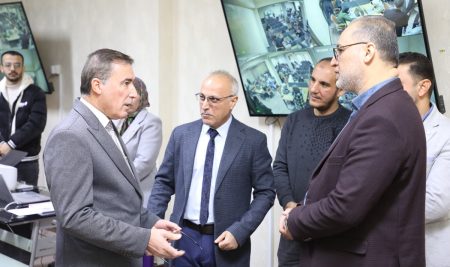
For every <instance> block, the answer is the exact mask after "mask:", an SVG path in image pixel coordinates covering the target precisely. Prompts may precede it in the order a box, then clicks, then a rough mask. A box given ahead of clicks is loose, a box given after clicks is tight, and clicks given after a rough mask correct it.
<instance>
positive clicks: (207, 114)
mask: <svg viewBox="0 0 450 267" xmlns="http://www.w3.org/2000/svg"><path fill="white" fill-rule="evenodd" d="M200 115H202V116H205V115H206V116H212V114H210V113H208V112H202V113H200Z"/></svg>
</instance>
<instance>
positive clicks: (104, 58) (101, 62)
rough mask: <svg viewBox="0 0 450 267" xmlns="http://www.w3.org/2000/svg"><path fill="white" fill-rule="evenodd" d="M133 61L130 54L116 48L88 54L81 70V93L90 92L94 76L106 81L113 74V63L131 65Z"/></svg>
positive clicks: (87, 93)
mask: <svg viewBox="0 0 450 267" xmlns="http://www.w3.org/2000/svg"><path fill="white" fill-rule="evenodd" d="M133 61H134V60H133V59H132V58H131V57H130V56H128V55H126V54H124V53H122V52H119V51H116V50H112V49H107V48H103V49H99V50H97V51H94V52H93V53H91V54H90V55H89V56H88V59H87V61H86V63H85V64H84V67H83V70H82V71H81V85H80V91H81V94H82V95H89V94H90V92H91V81H92V79H94V78H98V79H100V80H101V81H102V82H106V80H108V79H109V77H110V75H111V68H112V63H127V64H130V65H131V64H133Z"/></svg>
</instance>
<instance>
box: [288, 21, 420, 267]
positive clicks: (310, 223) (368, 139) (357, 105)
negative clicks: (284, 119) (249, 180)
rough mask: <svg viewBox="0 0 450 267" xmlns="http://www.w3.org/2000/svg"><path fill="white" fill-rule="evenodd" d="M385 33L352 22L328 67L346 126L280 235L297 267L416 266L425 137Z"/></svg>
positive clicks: (374, 25) (389, 32) (376, 24)
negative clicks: (339, 91)
mask: <svg viewBox="0 0 450 267" xmlns="http://www.w3.org/2000/svg"><path fill="white" fill-rule="evenodd" d="M397 61H398V46H397V38H396V35H395V25H394V24H393V23H392V22H391V21H389V20H387V19H385V18H383V17H382V16H368V17H361V18H358V19H356V20H354V21H353V22H352V23H351V24H350V25H349V27H347V28H346V29H345V31H344V32H343V33H342V34H341V36H340V38H339V42H338V45H337V47H336V48H335V49H334V59H333V61H332V65H334V67H335V71H336V74H337V75H338V80H337V86H338V87H340V88H344V89H345V90H348V91H352V92H355V93H356V94H357V95H358V96H357V97H356V98H355V99H354V100H353V108H354V111H353V113H352V114H351V116H350V119H349V122H348V124H347V125H346V126H345V127H344V129H343V130H342V132H341V134H340V135H339V136H338V137H337V139H336V140H335V142H334V143H333V144H332V145H331V147H330V149H329V150H328V151H327V152H326V153H325V155H324V157H323V159H322V160H321V161H320V163H319V165H318V166H317V168H316V170H315V171H314V172H313V175H312V178H311V183H310V186H309V189H308V192H307V194H306V198H305V200H304V203H303V205H300V206H298V207H296V208H294V209H287V210H286V211H284V212H283V215H282V217H281V218H280V232H281V234H283V235H284V236H285V237H287V238H294V239H296V240H301V241H304V242H302V247H301V251H300V252H299V257H300V266H302V267H304V266H306V267H308V266H311V267H312V266H314V267H321V266H326V267H328V266H346V267H347V266H358V267H369V266H370V267H372V266H373V267H379V266H425V256H424V254H425V251H424V250H425V249H424V242H425V241H424V221H425V220H424V211H425V165H426V144H425V134H424V130H423V126H422V121H421V118H420V115H419V113H418V112H417V110H416V109H415V106H414V103H413V102H412V101H411V98H410V97H409V96H408V94H407V93H406V92H405V91H404V90H403V88H402V85H401V82H400V80H399V79H398V78H397Z"/></svg>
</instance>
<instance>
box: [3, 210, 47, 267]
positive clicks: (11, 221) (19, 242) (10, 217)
mask: <svg viewBox="0 0 450 267" xmlns="http://www.w3.org/2000/svg"><path fill="white" fill-rule="evenodd" d="M54 219H55V214H54V213H52V214H46V215H39V214H33V215H28V216H23V217H17V216H15V215H14V214H12V213H9V212H7V211H4V210H1V211H0V223H1V224H3V225H9V226H16V225H20V224H27V223H32V225H33V229H32V232H31V238H30V239H28V238H25V237H22V236H19V235H17V234H14V233H12V232H10V231H6V230H3V229H0V241H3V242H4V243H7V244H9V245H12V246H14V247H17V248H19V249H22V250H24V251H27V252H29V253H31V256H30V262H29V265H28V266H30V267H32V266H33V265H34V261H35V259H36V258H39V257H44V256H52V255H55V249H56V238H55V237H56V233H55V234H51V235H48V236H43V235H40V234H39V232H41V231H44V230H47V232H49V231H48V230H50V229H54V228H55V224H54ZM0 253H1V251H0Z"/></svg>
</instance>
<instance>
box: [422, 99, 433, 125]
mask: <svg viewBox="0 0 450 267" xmlns="http://www.w3.org/2000/svg"><path fill="white" fill-rule="evenodd" d="M433 109H434V104H433V103H430V109H429V110H428V111H427V113H425V115H423V117H422V121H425V120H426V119H427V118H428V116H430V114H431V112H432V111H433Z"/></svg>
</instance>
